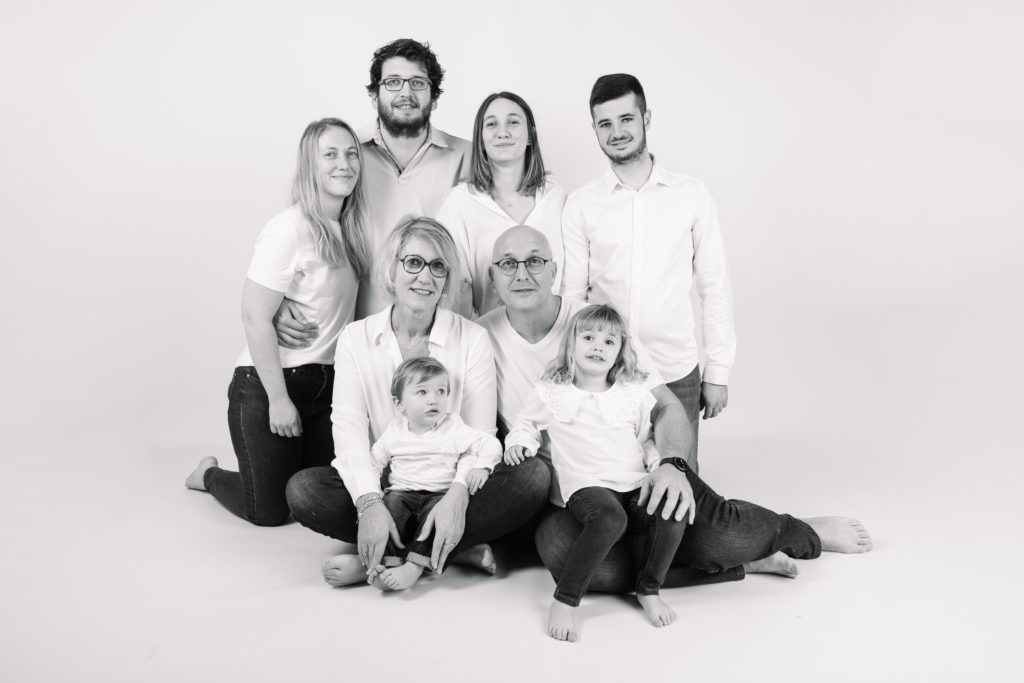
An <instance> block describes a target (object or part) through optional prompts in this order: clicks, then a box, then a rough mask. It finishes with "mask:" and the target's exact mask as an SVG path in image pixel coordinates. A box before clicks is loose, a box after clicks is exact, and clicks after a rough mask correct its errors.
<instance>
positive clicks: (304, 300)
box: [236, 205, 359, 368]
mask: <svg viewBox="0 0 1024 683" xmlns="http://www.w3.org/2000/svg"><path fill="white" fill-rule="evenodd" d="M331 225H332V226H333V227H334V228H335V229H339V230H340V228H339V226H338V222H337V221H331ZM246 277H247V278H249V279H250V280H252V281H253V282H255V283H256V284H258V285H263V286H264V287H266V288H267V289H272V290H274V291H275V292H281V293H283V294H284V295H285V297H287V298H288V299H291V300H292V301H294V302H295V303H296V304H298V307H299V310H300V311H301V312H302V315H303V316H305V318H306V320H310V321H315V322H316V323H317V324H318V325H319V326H320V334H319V335H318V336H317V338H316V339H314V340H313V343H312V345H310V346H309V347H307V348H305V349H286V348H284V347H283V346H279V347H278V350H279V352H280V354H281V367H282V368H294V367H298V366H300V365H306V364H307V363H323V364H325V365H332V364H333V363H334V351H335V347H336V346H337V344H338V335H339V334H340V333H341V329H342V328H343V327H345V325H347V324H348V323H350V322H351V321H352V316H353V315H354V314H355V309H356V295H357V294H358V293H359V280H357V279H356V276H355V273H354V272H353V271H352V269H351V268H350V267H349V266H348V265H347V264H346V265H343V266H339V267H337V268H335V267H333V266H331V265H330V264H329V263H327V262H326V261H324V260H323V259H322V258H321V257H320V254H319V253H318V252H317V250H316V243H315V242H314V240H313V231H312V229H311V228H310V226H309V222H308V221H307V220H306V218H305V216H303V215H302V211H301V210H300V209H299V207H298V206H297V205H295V206H291V207H289V208H288V209H286V210H285V211H284V212H282V213H280V214H278V215H277V216H275V217H274V218H272V219H270V222H269V223H267V224H266V226H264V228H263V230H262V231H261V232H260V236H259V237H258V238H257V240H256V249H255V252H254V253H253V256H252V261H251V262H250V264H249V272H248V273H246ZM252 364H253V362H252V356H251V355H250V354H249V347H248V346H247V347H246V348H245V349H244V350H243V351H242V355H241V356H239V358H238V362H237V363H236V365H252Z"/></svg>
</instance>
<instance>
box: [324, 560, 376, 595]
mask: <svg viewBox="0 0 1024 683" xmlns="http://www.w3.org/2000/svg"><path fill="white" fill-rule="evenodd" d="M320 568H321V571H322V572H323V575H324V581H326V582H327V583H329V584H330V585H332V586H334V587H335V588H338V587H340V586H351V585H352V584H354V583H362V582H363V581H366V569H365V568H364V567H363V563H362V562H360V561H359V558H358V557H357V556H355V555H335V556H334V557H328V558H327V559H326V560H324V561H323V564H322V565H320Z"/></svg>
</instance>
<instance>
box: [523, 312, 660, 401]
mask: <svg viewBox="0 0 1024 683" xmlns="http://www.w3.org/2000/svg"><path fill="white" fill-rule="evenodd" d="M580 330H594V331H597V332H605V331H608V332H611V334H614V335H618V337H619V338H620V339H621V340H622V344H620V345H619V355H618V356H617V357H616V358H615V362H614V363H612V367H611V369H610V370H608V381H609V382H611V383H612V384H614V383H615V382H616V381H619V380H621V381H623V382H643V381H644V380H645V379H647V373H646V372H644V371H643V370H641V369H640V368H639V367H637V360H636V351H635V350H634V349H633V344H632V342H630V337H629V327H628V326H627V325H626V321H625V320H623V319H622V316H621V315H619V312H618V311H616V310H615V309H614V308H612V307H611V306H605V305H603V304H602V305H595V306H587V307H586V308H584V309H582V310H580V311H579V312H578V313H576V315H574V316H573V317H572V319H570V320H569V329H567V330H566V332H565V337H564V338H563V339H562V346H561V347H560V348H559V351H558V355H557V356H556V357H555V359H554V360H553V361H551V364H550V365H548V369H547V370H546V371H545V372H544V377H542V378H541V379H543V380H544V381H548V382H553V383H555V384H571V383H572V381H573V378H574V377H575V376H576V363H575V361H574V360H573V359H574V358H575V357H576V335H577V334H579V332H580Z"/></svg>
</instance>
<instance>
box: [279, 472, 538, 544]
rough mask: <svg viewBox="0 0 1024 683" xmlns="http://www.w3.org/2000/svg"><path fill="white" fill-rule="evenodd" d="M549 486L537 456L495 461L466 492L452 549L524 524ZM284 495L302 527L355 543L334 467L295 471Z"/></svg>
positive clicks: (352, 515) (348, 501) (350, 509)
mask: <svg viewBox="0 0 1024 683" xmlns="http://www.w3.org/2000/svg"><path fill="white" fill-rule="evenodd" d="M550 485H551V473H550V472H549V471H548V467H547V465H545V464H544V463H543V462H542V461H541V460H540V459H539V458H530V459H528V460H527V461H526V462H525V463H523V464H522V465H518V466H516V467H508V466H507V465H505V464H504V463H502V464H499V465H498V466H497V467H495V468H494V472H492V473H491V476H490V478H488V479H487V485H486V486H484V487H483V488H482V489H480V490H479V491H477V493H476V495H474V496H470V499H469V505H468V506H467V508H466V527H465V530H464V531H463V534H462V540H461V541H459V544H458V545H457V546H456V547H455V549H454V550H453V551H452V552H453V553H454V552H458V551H459V550H462V549H463V548H469V547H472V546H474V545H477V544H480V543H488V542H490V541H494V540H497V539H498V538H500V537H502V536H504V535H505V534H507V533H509V532H511V531H513V530H515V529H517V528H519V527H520V526H522V525H523V524H526V523H527V522H528V521H530V519H531V518H532V517H533V516H534V515H535V514H536V513H537V512H539V511H540V509H541V508H542V507H544V504H545V502H546V501H547V498H548V488H549V487H550ZM285 494H286V496H287V498H288V505H289V507H291V511H292V516H293V517H294V518H295V519H296V520H298V521H299V522H300V523H301V524H302V525H303V526H305V527H308V528H309V529H312V530H313V531H315V532H317V533H320V534H323V535H325V536H330V537H331V538H336V539H338V540H339V541H345V542H346V543H355V542H356V536H357V534H358V527H357V525H356V508H355V504H354V503H353V502H352V496H351V495H349V492H348V490H347V489H346V488H345V484H344V483H342V481H341V476H340V475H339V474H338V471H337V470H336V469H334V468H333V467H317V468H313V469H309V470H303V471H301V472H298V473H296V474H295V476H293V477H292V478H291V480H290V481H289V482H288V487H287V489H286V491H285Z"/></svg>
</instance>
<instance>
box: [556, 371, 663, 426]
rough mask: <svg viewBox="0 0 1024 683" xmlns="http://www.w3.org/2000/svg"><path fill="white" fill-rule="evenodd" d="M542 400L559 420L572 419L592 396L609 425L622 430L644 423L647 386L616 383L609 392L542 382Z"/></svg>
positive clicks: (567, 420) (569, 420)
mask: <svg viewBox="0 0 1024 683" xmlns="http://www.w3.org/2000/svg"><path fill="white" fill-rule="evenodd" d="M536 386H537V391H538V392H539V393H540V397H541V400H542V401H544V405H546V406H547V407H548V409H549V410H550V411H551V414H552V415H553V416H554V418H555V419H556V420H558V421H559V422H572V420H573V418H575V417H576V413H578V412H579V410H580V406H581V405H583V401H585V400H586V399H587V397H588V396H592V397H593V398H594V400H595V401H597V409H598V410H599V411H600V413H601V417H602V418H604V421H605V423H606V424H607V425H608V426H609V427H613V428H615V429H621V428H623V427H632V428H633V429H634V430H635V429H637V428H639V426H640V405H641V400H642V398H643V395H644V392H645V391H647V389H646V388H645V387H644V385H643V384H633V383H630V384H623V383H622V382H616V383H615V384H614V385H612V387H611V388H610V389H608V391H602V392H600V393H596V394H595V393H591V392H589V391H583V390H582V389H580V388H578V387H577V386H576V385H574V384H554V383H551V382H541V383H539V384H537V385H536Z"/></svg>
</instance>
